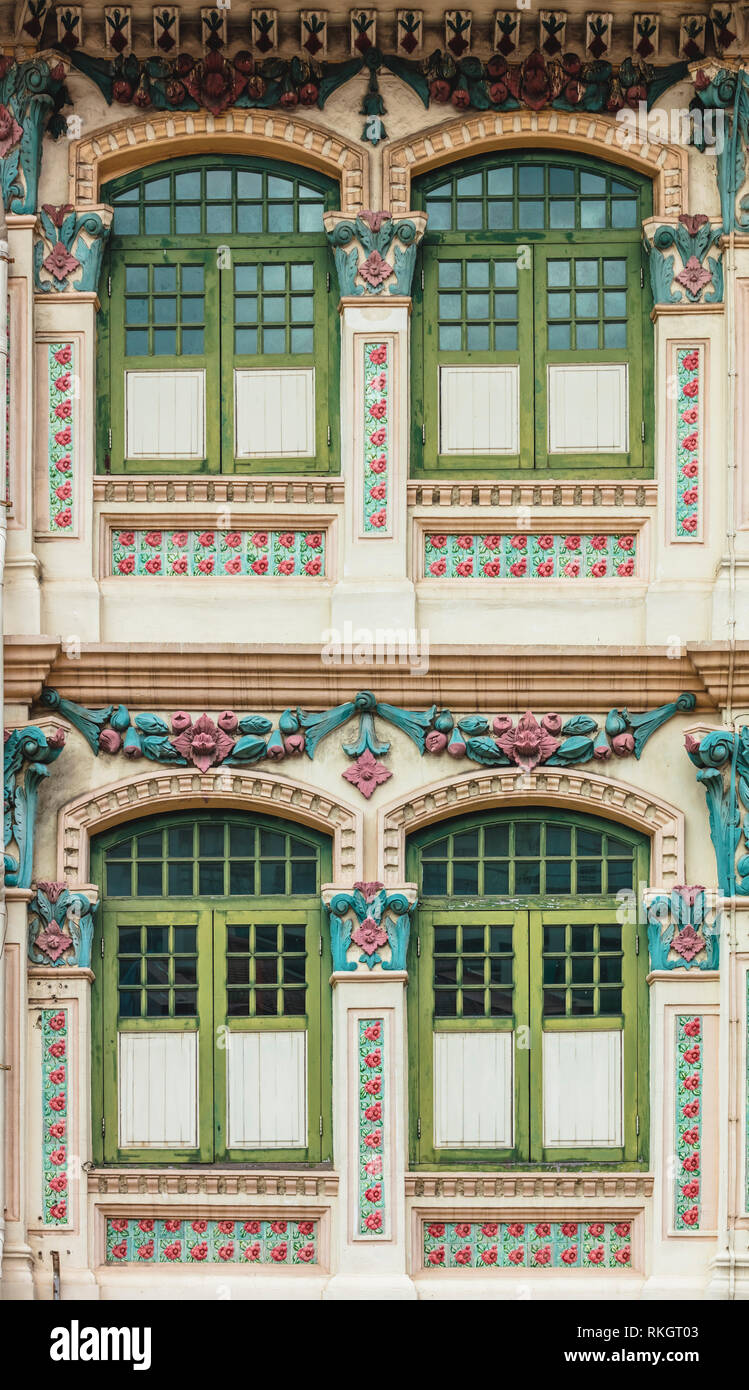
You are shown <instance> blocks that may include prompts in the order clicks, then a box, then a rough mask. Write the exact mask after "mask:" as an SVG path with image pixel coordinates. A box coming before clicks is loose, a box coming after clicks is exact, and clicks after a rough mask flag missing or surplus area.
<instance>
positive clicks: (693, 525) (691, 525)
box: [681, 516, 699, 531]
mask: <svg viewBox="0 0 749 1390" xmlns="http://www.w3.org/2000/svg"><path fill="white" fill-rule="evenodd" d="M681 525H682V530H684V531H696V530H697V527H698V525H699V521H698V518H697V517H696V516H685V517H684V519H683V521H682V523H681Z"/></svg>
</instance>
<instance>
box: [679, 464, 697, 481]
mask: <svg viewBox="0 0 749 1390" xmlns="http://www.w3.org/2000/svg"><path fill="white" fill-rule="evenodd" d="M681 471H682V473H683V474H684V477H685V478H696V477H697V474H698V473H699V471H700V469H699V464H698V463H697V460H696V459H690V460H689V463H683V464H682V465H681Z"/></svg>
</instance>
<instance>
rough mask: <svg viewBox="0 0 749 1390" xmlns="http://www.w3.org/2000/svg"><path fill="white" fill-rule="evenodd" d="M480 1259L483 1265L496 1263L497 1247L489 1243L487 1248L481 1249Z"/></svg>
mask: <svg viewBox="0 0 749 1390" xmlns="http://www.w3.org/2000/svg"><path fill="white" fill-rule="evenodd" d="M481 1260H482V1263H483V1264H485V1265H495V1264H496V1263H497V1247H496V1245H490V1246H489V1249H488V1250H482V1251H481Z"/></svg>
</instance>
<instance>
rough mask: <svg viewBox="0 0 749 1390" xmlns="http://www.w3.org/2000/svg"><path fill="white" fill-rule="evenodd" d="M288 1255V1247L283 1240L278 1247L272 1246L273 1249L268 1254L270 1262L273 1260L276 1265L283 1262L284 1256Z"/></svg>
mask: <svg viewBox="0 0 749 1390" xmlns="http://www.w3.org/2000/svg"><path fill="white" fill-rule="evenodd" d="M288 1253H289V1247H288V1245H287V1244H286V1241H285V1240H284V1241H282V1242H281V1244H280V1245H274V1246H273V1248H272V1250H271V1252H270V1257H271V1259H272V1260H275V1261H276V1264H280V1263H281V1261H282V1260H285V1259H286V1256H287V1255H288Z"/></svg>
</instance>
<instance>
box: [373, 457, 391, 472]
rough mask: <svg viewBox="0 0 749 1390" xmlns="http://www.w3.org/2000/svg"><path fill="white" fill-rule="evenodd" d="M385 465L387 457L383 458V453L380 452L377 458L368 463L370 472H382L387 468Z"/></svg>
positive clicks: (386, 464)
mask: <svg viewBox="0 0 749 1390" xmlns="http://www.w3.org/2000/svg"><path fill="white" fill-rule="evenodd" d="M387 466H388V461H387V459H386V458H385V455H384V454H380V457H379V458H376V459H372V461H371V463H370V465H369V468H370V472H372V473H384V472H385V469H386V468H387Z"/></svg>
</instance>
